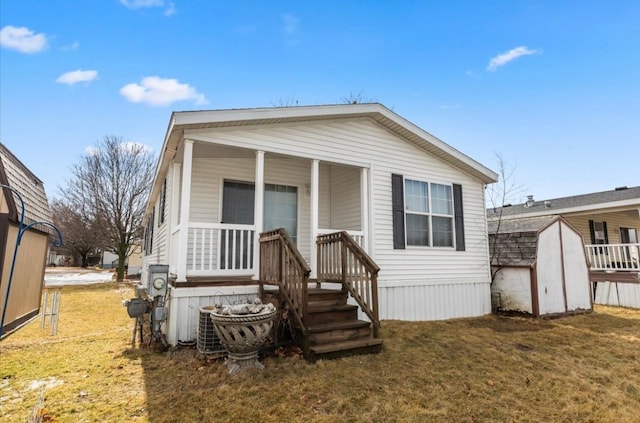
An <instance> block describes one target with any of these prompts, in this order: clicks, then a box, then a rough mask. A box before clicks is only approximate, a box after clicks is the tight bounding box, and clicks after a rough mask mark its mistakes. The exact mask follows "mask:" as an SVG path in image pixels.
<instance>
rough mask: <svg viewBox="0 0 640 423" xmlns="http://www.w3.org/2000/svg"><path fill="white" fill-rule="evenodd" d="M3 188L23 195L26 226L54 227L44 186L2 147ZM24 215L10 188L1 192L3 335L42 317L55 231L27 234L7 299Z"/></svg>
mask: <svg viewBox="0 0 640 423" xmlns="http://www.w3.org/2000/svg"><path fill="white" fill-rule="evenodd" d="M0 184H2V185H4V186H9V187H11V188H12V189H14V190H15V191H17V192H19V193H20V196H21V198H22V200H23V201H24V210H25V213H24V222H23V224H24V225H30V224H35V223H36V222H46V223H47V224H51V223H52V217H51V210H50V209H49V202H48V201H47V195H46V193H45V190H44V184H43V183H42V181H41V180H40V179H38V178H37V177H36V176H35V175H34V174H33V173H32V172H31V171H30V170H29V169H28V168H27V167H26V166H25V165H24V164H23V163H22V162H21V161H20V160H18V158H17V157H16V156H14V155H13V153H11V152H10V151H9V149H8V148H7V147H5V146H4V145H3V144H2V143H0ZM21 214H22V204H21V202H20V200H19V199H18V197H17V196H16V195H15V193H13V192H12V191H10V190H9V189H7V188H2V189H0V313H4V324H3V325H2V331H1V333H3V334H6V333H9V332H11V331H13V330H15V329H17V328H18V327H20V326H21V325H22V324H24V323H26V322H28V321H29V320H30V319H32V318H33V317H35V316H37V315H38V313H40V299H41V295H42V288H43V280H44V269H45V265H46V261H47V254H48V251H47V250H48V248H49V241H50V239H49V236H50V233H51V232H52V231H53V230H51V229H50V228H48V227H46V226H42V225H35V226H33V227H31V228H30V229H29V230H28V231H26V232H24V234H23V237H22V241H21V243H20V248H19V249H18V252H17V255H16V257H15V267H14V274H13V279H12V285H11V290H10V292H9V295H8V296H7V290H8V287H9V283H8V281H9V275H10V273H11V267H12V263H13V260H14V251H15V245H16V239H17V238H18V234H19V232H20V230H21V229H20V216H21ZM7 297H8V301H6V300H7ZM5 302H6V304H5Z"/></svg>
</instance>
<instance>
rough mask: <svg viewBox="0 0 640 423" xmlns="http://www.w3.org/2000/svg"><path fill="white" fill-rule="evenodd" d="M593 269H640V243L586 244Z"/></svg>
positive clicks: (635, 270) (634, 270)
mask: <svg viewBox="0 0 640 423" xmlns="http://www.w3.org/2000/svg"><path fill="white" fill-rule="evenodd" d="M585 249H586V252H587V258H588V259H589V261H590V262H591V268H590V269H591V270H601V271H611V270H615V271H620V270H621V271H633V272H638V271H640V244H597V245H585Z"/></svg>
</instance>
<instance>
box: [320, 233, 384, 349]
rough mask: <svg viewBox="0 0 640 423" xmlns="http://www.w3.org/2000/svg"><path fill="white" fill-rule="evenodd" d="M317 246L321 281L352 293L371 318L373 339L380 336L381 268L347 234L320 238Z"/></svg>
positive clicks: (335, 234) (334, 234)
mask: <svg viewBox="0 0 640 423" xmlns="http://www.w3.org/2000/svg"><path fill="white" fill-rule="evenodd" d="M316 243H317V246H318V281H326V282H337V283H341V284H342V288H343V289H344V290H346V291H348V292H349V294H351V296H352V297H353V299H354V300H355V301H356V302H357V303H358V306H360V309H361V310H362V311H363V312H364V313H365V314H366V315H367V317H369V319H370V320H371V323H372V326H373V336H374V337H375V338H377V337H378V330H379V328H380V318H379V312H378V272H379V271H380V268H379V267H378V265H377V264H376V263H375V262H374V261H373V259H372V258H371V257H369V255H368V254H367V253H366V252H365V251H364V250H363V249H362V247H360V245H358V243H357V242H355V241H354V239H353V238H352V237H351V236H350V235H349V234H348V233H347V232H346V231H343V232H335V233H332V234H327V235H320V236H318V238H317V240H316Z"/></svg>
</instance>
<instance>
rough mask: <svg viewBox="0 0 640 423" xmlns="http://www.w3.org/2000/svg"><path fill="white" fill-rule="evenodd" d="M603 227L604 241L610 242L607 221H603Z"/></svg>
mask: <svg viewBox="0 0 640 423" xmlns="http://www.w3.org/2000/svg"><path fill="white" fill-rule="evenodd" d="M602 229H604V243H605V244H608V243H609V235H608V234H607V222H602Z"/></svg>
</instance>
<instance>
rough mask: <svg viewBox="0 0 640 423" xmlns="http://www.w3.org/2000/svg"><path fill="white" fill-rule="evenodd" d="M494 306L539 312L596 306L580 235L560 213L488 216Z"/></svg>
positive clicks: (500, 308) (577, 310)
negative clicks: (554, 214) (503, 217)
mask: <svg viewBox="0 0 640 423" xmlns="http://www.w3.org/2000/svg"><path fill="white" fill-rule="evenodd" d="M489 247H490V250H491V267H492V274H493V275H495V276H494V278H493V282H492V285H491V294H492V301H493V306H494V309H497V310H501V311H517V312H524V313H529V314H532V315H533V316H536V317H541V316H551V315H562V314H567V313H574V312H579V311H590V310H592V309H593V301H592V298H591V289H590V282H589V264H588V262H587V257H586V254H585V248H584V242H583V240H582V235H580V233H579V232H578V231H577V230H576V229H575V228H573V227H572V226H571V225H570V224H569V223H567V221H565V220H564V219H563V218H562V217H560V216H545V217H534V218H522V219H508V220H502V221H492V222H489Z"/></svg>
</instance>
